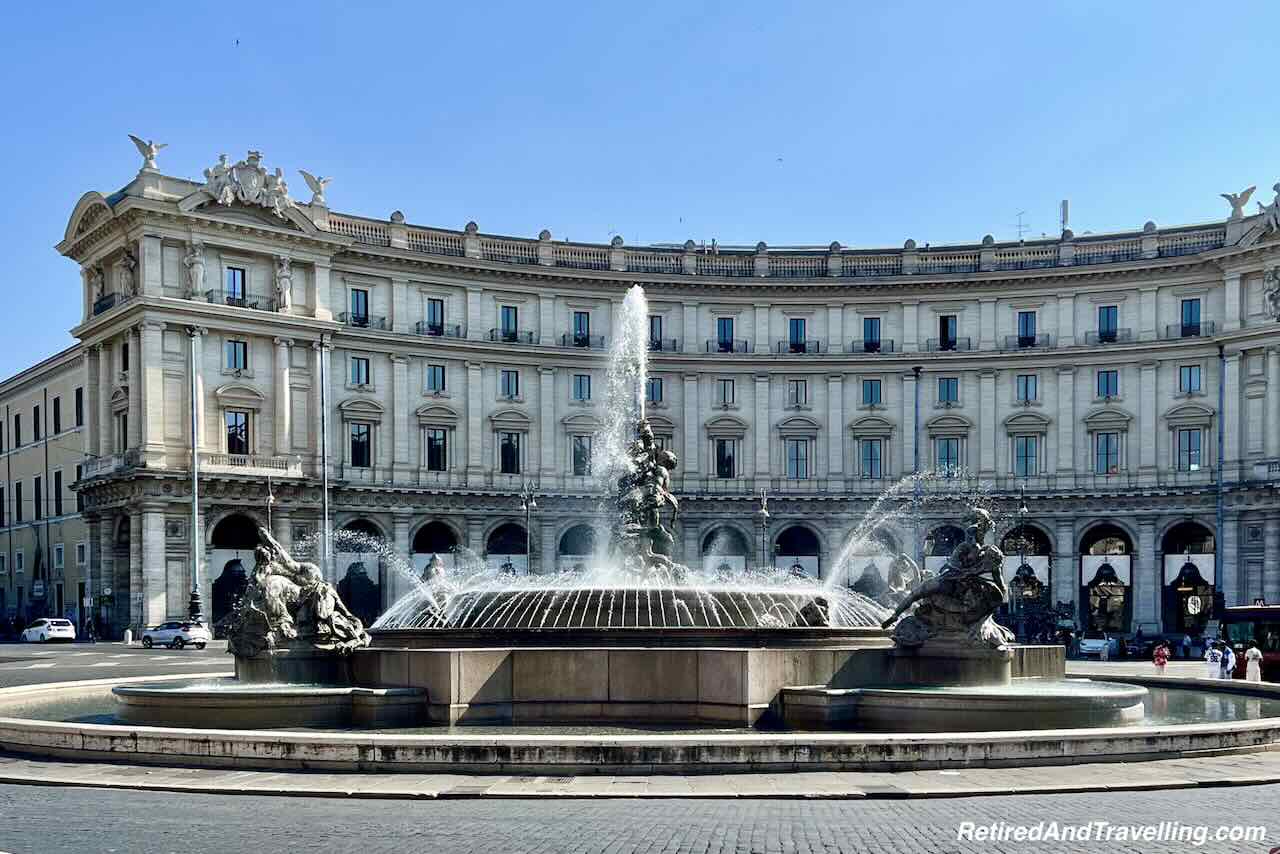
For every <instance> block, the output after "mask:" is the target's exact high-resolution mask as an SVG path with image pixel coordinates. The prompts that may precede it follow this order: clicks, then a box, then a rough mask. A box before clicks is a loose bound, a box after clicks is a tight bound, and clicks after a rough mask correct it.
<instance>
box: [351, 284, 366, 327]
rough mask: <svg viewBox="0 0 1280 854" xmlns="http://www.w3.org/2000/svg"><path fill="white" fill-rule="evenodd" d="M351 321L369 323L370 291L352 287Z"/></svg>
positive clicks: (354, 323) (361, 323) (353, 322)
mask: <svg viewBox="0 0 1280 854" xmlns="http://www.w3.org/2000/svg"><path fill="white" fill-rule="evenodd" d="M351 323H352V324H353V325H355V326H368V325H369V292H368V291H366V290H364V289H362V288H352V289H351Z"/></svg>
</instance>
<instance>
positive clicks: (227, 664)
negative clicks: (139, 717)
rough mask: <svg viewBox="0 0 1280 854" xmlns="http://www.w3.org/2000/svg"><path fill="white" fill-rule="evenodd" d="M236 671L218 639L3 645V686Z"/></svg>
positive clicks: (0, 679)
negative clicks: (168, 645)
mask: <svg viewBox="0 0 1280 854" xmlns="http://www.w3.org/2000/svg"><path fill="white" fill-rule="evenodd" d="M233 669H234V664H233V663H232V661H231V656H229V655H227V644H226V642H225V641H215V642H214V643H213V644H211V645H210V646H208V647H206V648H205V649H202V650H199V649H193V648H187V649H180V650H178V649H163V648H161V649H143V648H142V647H140V646H132V647H129V646H125V645H124V644H121V643H97V644H86V643H70V644H16V643H3V644H0V688H9V687H13V686H17V685H35V684H39V683H41V682H71V681H74V680H78V679H110V678H112V677H115V676H121V677H129V676H162V675H166V674H173V675H174V676H181V675H182V674H183V673H212V672H215V671H219V670H226V671H227V672H231V671H232V670H233Z"/></svg>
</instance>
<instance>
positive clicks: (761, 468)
mask: <svg viewBox="0 0 1280 854" xmlns="http://www.w3.org/2000/svg"><path fill="white" fill-rule="evenodd" d="M755 405H756V407H755V408H756V413H755V417H754V418H753V419H752V420H753V421H754V422H755V423H754V424H753V425H752V432H753V433H755V477H756V480H758V481H764V480H767V479H768V478H769V476H770V475H772V474H773V472H772V471H771V470H770V469H771V466H770V465H769V463H770V460H769V434H770V433H772V432H773V430H772V428H771V427H770V425H769V375H768V374H756V376H755ZM743 450H745V448H744V449H743Z"/></svg>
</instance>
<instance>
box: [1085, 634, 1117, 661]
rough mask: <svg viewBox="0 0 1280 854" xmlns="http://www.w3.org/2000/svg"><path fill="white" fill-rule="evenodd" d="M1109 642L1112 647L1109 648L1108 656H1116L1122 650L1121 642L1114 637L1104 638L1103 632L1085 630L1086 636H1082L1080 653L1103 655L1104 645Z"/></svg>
mask: <svg viewBox="0 0 1280 854" xmlns="http://www.w3.org/2000/svg"><path fill="white" fill-rule="evenodd" d="M1103 644H1109V645H1110V649H1108V650H1107V657H1108V658H1115V657H1116V655H1117V653H1119V651H1120V644H1119V642H1118V641H1117V640H1116V639H1115V638H1114V637H1111V638H1104V637H1103V636H1102V633H1101V632H1085V634H1084V637H1082V638H1080V654H1081V655H1096V656H1099V657H1100V656H1101V655H1102V645H1103Z"/></svg>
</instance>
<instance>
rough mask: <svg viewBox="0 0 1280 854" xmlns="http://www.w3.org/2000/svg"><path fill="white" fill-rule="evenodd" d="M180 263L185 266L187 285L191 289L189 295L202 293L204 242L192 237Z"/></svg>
mask: <svg viewBox="0 0 1280 854" xmlns="http://www.w3.org/2000/svg"><path fill="white" fill-rule="evenodd" d="M182 263H183V265H184V266H185V267H186V268H187V285H188V287H190V289H191V295H192V296H193V297H194V296H200V295H203V294H204V244H203V243H201V242H200V241H199V240H195V239H192V241H191V244H190V245H189V246H188V247H187V254H186V255H184V256H183V257H182Z"/></svg>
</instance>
